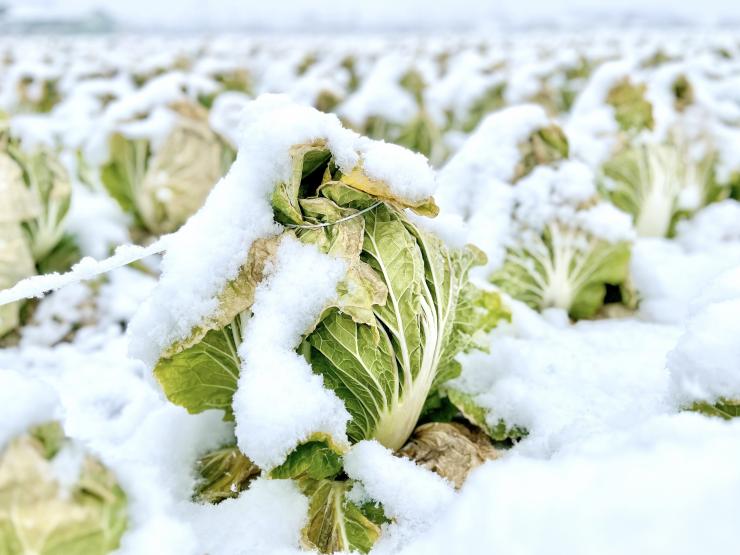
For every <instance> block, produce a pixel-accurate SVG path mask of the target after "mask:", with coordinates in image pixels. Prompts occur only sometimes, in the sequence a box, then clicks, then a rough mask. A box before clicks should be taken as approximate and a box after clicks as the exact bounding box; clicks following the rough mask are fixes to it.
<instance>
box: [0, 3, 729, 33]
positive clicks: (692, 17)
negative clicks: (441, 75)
mask: <svg viewBox="0 0 740 555" xmlns="http://www.w3.org/2000/svg"><path fill="white" fill-rule="evenodd" d="M3 3H4V4H7V5H10V6H11V7H18V8H20V9H21V10H24V11H25V10H28V9H31V10H34V11H35V10H39V11H40V12H41V13H46V14H49V13H54V12H59V11H62V12H77V11H82V10H88V9H91V8H94V7H101V8H104V9H105V10H106V11H108V12H109V13H110V14H112V15H113V16H115V17H116V18H117V19H119V20H121V21H123V22H126V23H129V24H133V25H138V26H142V25H143V26H151V27H160V26H161V27H190V28H198V27H203V28H207V27H212V28H213V27H219V26H223V25H254V26H267V27H269V26H277V27H280V26H292V27H295V26H299V27H300V26H302V25H305V26H306V27H312V26H314V25H315V24H317V23H321V22H324V23H327V24H328V23H331V24H332V25H337V24H340V25H347V26H350V25H351V26H353V27H379V26H381V27H382V26H384V25H383V24H384V23H391V24H394V25H395V26H406V27H414V26H416V25H419V24H426V25H440V24H441V25H446V24H449V25H454V26H474V25H476V24H478V23H480V22H482V21H486V22H496V21H497V20H501V19H502V18H506V19H507V20H510V21H515V22H526V21H532V20H538V19H543V18H553V17H562V16H567V15H572V14H579V13H580V14H584V13H588V14H592V15H593V14H596V13H604V12H607V13H610V14H618V15H619V14H621V15H629V14H638V15H644V16H647V17H650V18H651V19H653V20H655V19H656V18H657V19H660V18H661V17H665V19H666V21H675V20H677V19H683V20H686V21H690V22H696V23H712V22H720V23H721V22H727V20H728V19H731V20H734V21H738V20H740V0H699V1H697V0H592V1H588V0H507V1H490V0H489V1H486V0H267V1H265V0H123V1H118V0H109V1H106V0H0V4H3ZM309 23H310V25H309Z"/></svg>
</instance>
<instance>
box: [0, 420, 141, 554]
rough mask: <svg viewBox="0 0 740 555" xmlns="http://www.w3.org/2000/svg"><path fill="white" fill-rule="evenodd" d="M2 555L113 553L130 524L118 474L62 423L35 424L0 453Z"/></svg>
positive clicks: (3, 447)
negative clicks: (74, 439) (88, 451)
mask: <svg viewBox="0 0 740 555" xmlns="http://www.w3.org/2000/svg"><path fill="white" fill-rule="evenodd" d="M0 492H1V494H0V550H2V552H3V553H38V554H39V555H53V554H57V553H59V554H61V553H85V554H89V555H105V554H106V553H110V552H111V551H114V550H115V549H116V548H117V547H118V545H119V542H120V539H121V536H122V535H123V533H124V531H125V530H126V527H127V524H128V515H127V501H126V494H125V493H124V491H123V490H122V489H121V487H120V486H119V485H118V482H117V480H116V477H115V476H114V474H113V473H112V472H111V471H110V470H109V469H107V468H106V467H105V466H104V465H103V464H102V463H101V462H100V461H98V460H97V459H95V458H94V457H92V456H90V455H87V454H86V453H85V452H84V451H83V450H82V447H81V446H80V445H78V444H76V443H74V442H72V441H70V440H69V439H66V438H65V437H64V431H63V430H62V427H61V426H60V425H59V423H58V422H48V423H44V424H40V425H36V426H32V427H31V428H30V429H29V430H28V431H27V432H26V433H23V434H21V435H19V436H17V437H15V438H13V439H12V440H10V441H9V442H8V443H7V444H5V445H3V446H2V451H0Z"/></svg>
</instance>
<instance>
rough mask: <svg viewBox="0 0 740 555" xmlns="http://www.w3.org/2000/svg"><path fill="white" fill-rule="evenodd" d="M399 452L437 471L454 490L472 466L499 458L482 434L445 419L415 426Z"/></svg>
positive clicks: (462, 481) (459, 485)
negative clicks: (444, 420) (450, 483)
mask: <svg viewBox="0 0 740 555" xmlns="http://www.w3.org/2000/svg"><path fill="white" fill-rule="evenodd" d="M399 454H401V455H403V456H405V457H408V458H410V459H411V460H412V461H414V462H416V464H418V465H420V466H423V467H425V468H428V469H429V470H431V471H432V472H436V473H437V474H439V475H440V476H442V478H445V479H446V480H449V481H450V482H452V483H453V484H454V486H455V487H456V488H457V489H460V488H461V487H462V485H463V483H464V482H465V480H466V478H467V477H468V474H470V472H471V471H472V470H473V469H474V468H477V467H478V466H480V465H482V464H483V463H484V462H486V461H489V460H494V459H497V458H498V457H499V454H498V452H497V451H496V450H495V449H494V448H493V445H491V441H490V440H489V439H488V437H487V436H486V434H485V433H483V432H481V431H480V430H478V431H474V430H470V429H469V428H467V427H465V426H463V425H462V424H458V423H444V422H430V423H429V424H423V425H421V426H419V427H418V428H416V430H415V431H414V434H413V435H412V436H411V439H410V440H409V442H408V443H407V444H406V445H404V446H403V448H402V449H401V450H400V451H399Z"/></svg>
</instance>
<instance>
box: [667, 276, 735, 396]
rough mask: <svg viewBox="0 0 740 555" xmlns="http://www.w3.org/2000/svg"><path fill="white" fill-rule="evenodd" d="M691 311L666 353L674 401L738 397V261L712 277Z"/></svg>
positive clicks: (694, 302)
mask: <svg viewBox="0 0 740 555" xmlns="http://www.w3.org/2000/svg"><path fill="white" fill-rule="evenodd" d="M691 313H692V314H691V317H690V318H689V320H688V322H687V323H686V328H685V332H684V334H683V335H682V336H681V338H680V339H679V341H678V343H677V345H676V347H675V349H674V350H673V351H671V353H670V354H669V356H668V367H669V368H670V371H671V378H672V380H673V386H674V394H675V397H676V402H677V403H678V404H679V405H688V404H691V403H692V402H694V401H709V402H711V403H714V402H716V401H717V400H718V399H719V398H722V397H724V398H726V399H731V400H732V399H740V342H738V334H740V319H739V318H738V314H740V265H739V266H737V267H736V268H735V269H733V270H730V271H727V272H725V273H723V274H720V276H719V277H718V278H717V279H715V280H714V281H712V282H711V283H710V284H709V286H708V288H707V292H706V293H705V294H703V295H700V296H699V297H698V298H695V299H694V300H693V302H692V306H691Z"/></svg>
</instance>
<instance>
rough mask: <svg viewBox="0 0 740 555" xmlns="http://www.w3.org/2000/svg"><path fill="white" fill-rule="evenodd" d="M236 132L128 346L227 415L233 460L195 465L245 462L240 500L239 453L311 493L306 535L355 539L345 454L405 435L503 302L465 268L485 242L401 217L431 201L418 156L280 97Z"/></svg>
mask: <svg viewBox="0 0 740 555" xmlns="http://www.w3.org/2000/svg"><path fill="white" fill-rule="evenodd" d="M243 137H244V138H243V140H242V142H241V145H240V151H239V156H238V158H237V160H236V162H235V164H234V166H233V167H232V169H231V171H230V172H229V174H228V175H227V177H225V178H224V179H223V180H222V181H221V182H220V183H219V185H217V186H216V188H215V189H214V191H213V193H212V195H211V196H210V197H209V199H208V201H207V203H206V205H205V206H204V208H203V209H202V210H201V211H200V212H199V213H198V214H197V215H196V216H195V217H194V218H192V219H191V220H190V221H189V222H188V223H187V224H186V225H185V226H184V227H183V228H182V230H181V231H180V232H178V234H177V236H175V238H174V240H173V241H174V244H172V245H171V246H170V248H169V251H168V253H167V254H166V255H165V258H164V261H163V276H162V279H161V282H160V284H159V286H158V287H157V289H156V290H155V292H154V296H153V297H152V298H151V299H150V301H149V302H148V303H147V304H146V305H145V306H144V307H143V308H142V310H141V311H140V313H139V314H138V315H137V317H136V318H135V319H134V321H133V322H132V325H131V328H130V329H131V332H132V340H133V341H132V346H133V349H134V351H135V352H137V353H138V354H139V355H142V356H144V357H146V358H148V359H149V360H150V361H151V362H153V363H154V374H155V376H156V377H157V379H158V381H159V383H160V384H161V385H162V387H163V389H164V391H165V393H166V395H167V396H168V398H169V399H170V400H171V401H173V402H174V403H176V404H179V405H182V406H184V407H185V408H186V409H188V411H190V412H193V413H197V412H201V411H204V410H207V409H221V410H223V411H224V418H226V419H227V420H234V421H235V424H236V428H235V436H236V437H235V439H236V442H237V446H238V449H239V450H240V451H242V452H243V455H241V454H240V453H239V452H238V451H236V450H234V448H233V447H232V448H231V450H229V449H227V450H226V451H221V452H220V455H218V456H215V457H214V458H211V459H207V460H205V461H204V462H203V467H204V468H208V469H211V470H212V469H213V468H224V469H233V468H234V465H237V467H238V468H240V469H241V470H239V471H229V474H228V476H234V477H237V476H238V477H239V479H238V482H235V481H233V480H231V479H230V478H227V482H228V488H230V490H231V492H232V493H233V494H234V495H236V494H237V493H238V491H239V489H240V488H244V487H246V486H247V485H248V482H249V481H250V477H251V476H252V474H253V473H252V472H251V471H250V468H251V467H250V465H249V464H248V463H247V462H246V461H245V459H244V456H245V455H246V457H248V458H249V460H251V461H253V462H254V463H255V464H256V465H257V466H258V467H259V468H262V469H263V470H266V471H269V475H270V477H272V478H281V479H295V480H298V482H299V485H300V487H301V489H302V491H303V492H304V493H305V494H306V495H308V496H309V497H310V498H311V500H310V508H309V513H310V518H309V522H308V524H307V525H306V528H305V529H304V536H305V537H304V541H305V542H306V543H307V544H308V545H309V546H311V547H314V548H318V549H319V550H321V551H322V552H334V551H336V550H348V549H356V550H360V551H367V550H369V549H370V547H371V546H372V544H373V542H374V541H375V539H377V537H378V536H379V533H380V528H379V527H380V525H381V524H382V523H383V522H385V521H386V518H385V516H383V511H382V508H379V507H377V506H375V505H373V503H366V504H355V503H352V502H351V501H349V499H348V498H347V497H346V495H345V494H346V493H347V491H348V490H349V489H350V488H351V486H352V484H351V483H348V482H347V481H346V480H345V479H342V478H341V473H342V459H341V457H342V455H343V454H344V453H346V452H347V450H348V449H350V446H351V445H352V444H354V443H357V442H360V441H362V440H366V439H375V440H377V441H378V442H380V443H381V444H383V445H385V446H386V447H389V448H391V449H393V450H396V449H398V448H400V447H402V446H403V445H404V443H405V442H406V440H407V439H408V438H409V436H410V435H411V433H412V431H413V430H414V428H415V426H416V424H417V421H418V419H419V416H420V414H421V412H422V409H423V407H424V404H425V401H426V400H427V398H428V396H429V395H430V394H431V393H432V392H433V391H434V390H435V388H437V387H438V386H439V385H440V384H441V383H443V382H445V381H446V380H448V379H450V378H452V377H455V376H456V375H458V374H459V372H460V366H459V363H457V361H456V360H455V357H456V355H457V354H459V353H461V352H465V351H467V350H470V349H471V348H475V347H477V346H479V345H480V344H481V340H482V338H483V335H484V334H485V332H487V331H490V330H491V329H492V328H493V327H494V326H495V325H496V323H497V322H498V320H499V319H500V318H501V317H502V316H504V311H503V310H502V308H501V306H500V303H499V302H498V296H497V294H496V293H493V292H489V291H484V290H482V289H479V288H477V287H475V286H474V285H472V284H471V283H470V282H469V281H468V272H469V270H470V268H471V267H473V266H475V265H479V264H482V263H483V262H484V261H485V255H484V254H483V253H482V252H481V251H480V250H479V249H477V248H475V247H473V246H468V247H465V248H462V249H450V248H449V247H447V246H446V245H445V244H444V243H443V242H442V241H441V240H440V239H439V238H437V237H436V236H434V235H433V234H431V233H429V232H426V231H424V230H423V229H421V228H420V227H418V226H417V225H416V224H415V223H414V222H413V221H412V220H411V219H410V218H409V216H408V215H407V213H406V211H407V210H412V211H413V212H415V213H416V214H418V215H422V216H434V215H436V213H437V210H438V209H437V206H436V205H435V203H434V200H433V199H432V197H431V193H432V192H433V190H434V186H435V180H434V175H433V173H432V171H431V169H430V168H429V166H428V164H427V162H426V160H425V159H424V158H423V157H422V156H420V155H418V154H413V153H411V152H409V151H407V150H405V149H403V148H401V147H398V146H395V145H389V144H385V143H380V142H375V141H371V140H369V139H365V138H362V137H360V136H358V135H356V134H355V133H353V132H351V131H347V130H344V129H342V128H341V126H340V124H339V122H338V120H337V119H336V118H335V117H334V116H328V115H325V114H321V113H320V112H318V111H315V110H313V109H310V108H301V107H298V106H296V105H293V104H290V103H287V101H286V100H285V99H284V98H282V97H269V96H267V97H263V98H261V99H259V100H257V101H255V102H254V103H253V104H251V105H250V106H248V108H247V125H246V127H245V128H244V130H243ZM213 237H219V238H224V239H222V240H221V242H220V243H218V242H217V243H216V244H215V245H214V243H213V241H212V238H213ZM200 248H206V251H203V252H202V253H201V252H200V251H199V249H200ZM194 255H196V256H194ZM201 255H203V256H202V257H201ZM203 258H205V260H203ZM194 260H195V261H198V260H202V262H204V263H205V264H203V265H202V264H201V263H200V262H197V263H195V264H194V263H193V261H194ZM212 301H215V302H212ZM181 303H182V304H181ZM235 479H236V478H235ZM204 480H206V481H207V482H208V483H213V484H215V485H214V487H215V489H216V491H215V492H214V491H213V490H212V489H211V488H209V487H208V486H206V487H204V488H203V487H201V488H200V490H199V494H198V495H199V496H200V498H203V499H209V498H210V499H214V498H216V499H217V498H218V497H219V495H220V493H219V492H223V491H224V485H225V484H224V482H223V481H220V480H218V479H215V478H214V476H213V473H212V472H206V473H205V474H204Z"/></svg>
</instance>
